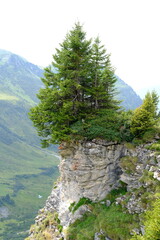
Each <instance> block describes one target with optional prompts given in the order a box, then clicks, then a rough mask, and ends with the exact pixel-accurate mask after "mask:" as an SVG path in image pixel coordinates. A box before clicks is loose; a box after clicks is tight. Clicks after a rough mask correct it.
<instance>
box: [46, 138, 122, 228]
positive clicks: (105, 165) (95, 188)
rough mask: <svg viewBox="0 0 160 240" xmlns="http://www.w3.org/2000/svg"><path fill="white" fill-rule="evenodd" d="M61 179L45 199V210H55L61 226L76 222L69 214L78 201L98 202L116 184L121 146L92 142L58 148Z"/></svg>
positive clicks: (63, 145)
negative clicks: (85, 199) (84, 199)
mask: <svg viewBox="0 0 160 240" xmlns="http://www.w3.org/2000/svg"><path fill="white" fill-rule="evenodd" d="M60 148H61V151H60V154H61V157H62V159H61V163H60V167H59V168H60V180H59V183H58V184H57V186H56V188H55V189H53V191H52V193H51V196H50V197H49V198H48V200H47V202H46V206H45V211H51V210H52V209H55V210H56V211H57V212H58V216H59V219H60V221H61V224H62V225H63V226H68V225H69V224H70V223H71V222H73V221H74V220H75V217H74V216H72V214H71V213H70V211H69V206H70V205H71V204H72V203H73V202H78V201H79V199H80V198H83V197H85V198H89V199H91V200H92V201H99V200H102V199H103V198H105V196H106V194H107V193H108V192H109V191H110V190H111V189H113V188H115V187H116V186H117V184H118V180H119V178H120V174H121V173H122V171H121V169H120V166H119V159H120V158H121V157H122V156H123V155H124V146H123V145H119V144H115V143H112V142H109V143H107V142H105V141H95V142H85V143H81V142H79V143H74V144H70V145H67V144H65V143H64V144H62V145H61V147H60Z"/></svg>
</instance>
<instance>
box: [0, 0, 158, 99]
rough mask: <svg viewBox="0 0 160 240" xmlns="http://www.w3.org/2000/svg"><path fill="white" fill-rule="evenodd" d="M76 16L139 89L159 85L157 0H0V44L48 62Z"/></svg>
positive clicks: (43, 63)
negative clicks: (97, 37) (99, 40)
mask: <svg viewBox="0 0 160 240" xmlns="http://www.w3.org/2000/svg"><path fill="white" fill-rule="evenodd" d="M77 21H79V22H80V23H81V24H83V26H84V31H86V32H87V36H88V37H89V38H90V37H92V38H94V37H96V36H97V35H99V37H100V39H101V41H102V43H103V44H104V45H105V47H106V49H107V52H108V53H111V61H112V65H113V66H114V67H115V68H116V74H117V75H118V76H119V77H120V78H121V79H123V80H124V81H125V82H126V83H127V84H129V85H131V86H132V87H133V89H134V90H136V91H137V93H138V94H141V96H142V95H143V93H142V90H143V91H144V90H145V91H147V90H148V89H153V88H155V89H159V91H160V80H159V78H160V76H159V68H160V67H159V64H160V60H159V59H160V0H0V48H1V49H5V50H8V51H11V52H13V53H16V54H18V55H20V56H22V57H24V58H26V59H27V60H28V61H30V62H32V63H34V64H37V65H40V66H46V65H49V64H50V63H51V61H52V54H53V53H54V51H55V48H57V47H59V43H61V42H62V41H63V40H64V38H65V35H66V33H67V32H68V31H70V30H71V29H72V27H73V26H74V23H75V22H77Z"/></svg>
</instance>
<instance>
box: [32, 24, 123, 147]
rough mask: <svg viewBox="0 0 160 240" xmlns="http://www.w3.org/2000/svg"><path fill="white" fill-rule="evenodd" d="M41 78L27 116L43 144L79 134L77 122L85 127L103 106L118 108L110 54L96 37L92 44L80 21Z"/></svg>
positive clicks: (100, 113) (99, 112) (68, 138)
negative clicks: (35, 102)
mask: <svg viewBox="0 0 160 240" xmlns="http://www.w3.org/2000/svg"><path fill="white" fill-rule="evenodd" d="M42 81H43V83H44V85H45V87H44V88H42V89H41V90H40V91H39V94H38V98H39V100H40V102H39V104H38V105H37V106H36V107H33V108H32V109H31V112H30V118H31V120H32V121H33V123H34V126H35V127H36V128H37V130H38V133H39V135H40V136H42V138H43V141H42V143H43V146H44V147H46V146H47V145H48V144H50V143H53V144H55V143H59V142H61V141H64V140H65V141H68V140H70V139H71V138H72V136H73V135H74V136H75V135H81V134H80V132H79V130H78V127H77V128H76V127H75V126H76V123H79V122H81V124H82V125H83V127H84V128H85V126H86V123H85V122H86V121H87V124H89V122H90V121H92V120H94V119H96V118H98V117H101V115H103V113H104V114H106V112H105V111H104V110H110V111H108V113H111V114H112V112H117V110H118V109H119V107H118V104H119V102H118V101H116V100H115V87H114V85H115V82H116V77H115V75H114V69H113V67H112V66H111V63H110V55H109V54H106V50H105V48H104V46H103V45H101V43H100V40H99V38H96V39H95V41H94V43H93V44H92V41H91V40H87V39H86V33H85V32H84V31H83V29H82V26H81V25H80V24H79V23H77V24H75V26H74V28H73V29H72V30H71V31H70V32H69V33H68V34H67V35H66V38H65V40H64V41H63V43H62V44H60V48H59V49H56V54H55V55H53V62H52V65H51V66H49V67H47V68H46V69H45V73H44V78H42ZM112 115H113V114H112ZM114 115H115V113H114ZM107 119H109V118H107ZM115 120H116V117H115V118H114V121H115ZM73 125H74V127H72V126H73ZM103 125H104V124H103ZM100 127H101V126H100ZM96 131H97V130H96ZM97 132H99V131H97ZM87 134H88V133H87ZM88 135H93V136H94V137H101V136H99V134H93V133H92V134H88ZM100 135H101V134H100ZM86 137H87V136H86Z"/></svg>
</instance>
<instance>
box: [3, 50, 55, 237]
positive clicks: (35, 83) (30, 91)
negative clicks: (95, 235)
mask: <svg viewBox="0 0 160 240" xmlns="http://www.w3.org/2000/svg"><path fill="white" fill-rule="evenodd" d="M41 74H42V70H41V69H39V68H38V67H37V66H35V65H33V64H31V63H28V62H27V61H26V60H24V59H22V58H20V57H19V56H17V55H14V54H11V53H10V52H6V51H2V50H0V213H1V208H2V207H7V209H8V210H9V216H8V217H7V218H1V214H0V240H13V239H16V240H22V239H24V237H25V236H26V230H27V229H29V228H30V225H31V224H32V223H33V222H34V217H35V216H36V215H37V212H38V210H39V209H40V208H42V207H43V206H44V203H45V200H46V198H47V197H48V195H49V194H50V192H51V189H52V186H53V181H54V180H56V178H57V176H58V169H57V164H58V162H59V159H58V158H57V157H55V156H54V152H53V151H52V152H51V151H48V150H47V151H46V150H45V151H44V150H43V149H41V148H40V144H39V139H38V137H37V134H36V131H35V129H34V128H33V127H32V123H31V121H30V120H29V118H28V111H29V109H30V107H31V106H33V104H35V102H36V101H37V100H36V92H37V91H38V89H39V88H40V86H41V81H40V79H39V77H40V76H41ZM39 195H40V196H42V197H41V198H39V197H38V196H39Z"/></svg>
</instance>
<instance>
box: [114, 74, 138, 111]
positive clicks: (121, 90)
mask: <svg viewBox="0 0 160 240" xmlns="http://www.w3.org/2000/svg"><path fill="white" fill-rule="evenodd" d="M116 88H117V91H118V96H117V98H118V99H119V100H122V103H121V105H122V106H123V107H124V108H125V109H127V110H129V109H131V110H133V109H135V108H137V107H139V106H140V105H141V104H142V99H141V98H140V97H139V96H138V95H137V93H136V92H135V91H134V90H133V89H132V88H131V87H130V86H129V85H128V84H126V83H125V82H124V81H123V80H122V79H120V78H119V77H118V76H117V83H116Z"/></svg>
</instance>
